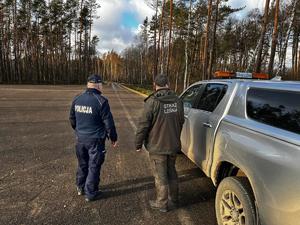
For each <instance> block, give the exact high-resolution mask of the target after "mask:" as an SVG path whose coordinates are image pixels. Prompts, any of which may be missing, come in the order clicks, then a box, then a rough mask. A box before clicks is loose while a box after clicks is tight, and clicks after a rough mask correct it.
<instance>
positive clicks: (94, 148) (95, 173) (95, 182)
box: [76, 140, 105, 199]
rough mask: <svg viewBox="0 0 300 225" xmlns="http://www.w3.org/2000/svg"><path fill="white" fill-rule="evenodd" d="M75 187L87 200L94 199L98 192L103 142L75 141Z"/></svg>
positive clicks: (103, 151)
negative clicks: (76, 167)
mask: <svg viewBox="0 0 300 225" xmlns="http://www.w3.org/2000/svg"><path fill="white" fill-rule="evenodd" d="M76 155H77V159H78V169H77V176H76V184H77V187H78V188H79V189H81V190H84V192H85V195H86V197H87V198H89V199H92V198H94V197H96V195H97V192H98V190H99V182H100V170H101V166H102V164H103V162H104V159H105V141H104V140H98V141H96V140H93V141H77V143H76Z"/></svg>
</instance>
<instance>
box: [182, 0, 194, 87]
mask: <svg viewBox="0 0 300 225" xmlns="http://www.w3.org/2000/svg"><path fill="white" fill-rule="evenodd" d="M191 14H192V0H190V7H189V18H188V33H187V37H186V40H185V70H184V81H183V89H184V90H185V89H186V88H187V82H188V69H189V68H188V66H189V55H188V47H189V37H190V29H191Z"/></svg>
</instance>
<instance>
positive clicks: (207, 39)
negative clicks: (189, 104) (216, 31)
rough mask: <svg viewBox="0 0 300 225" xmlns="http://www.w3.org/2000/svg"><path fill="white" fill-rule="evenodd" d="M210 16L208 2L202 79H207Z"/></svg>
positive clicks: (210, 4) (210, 10)
mask: <svg viewBox="0 0 300 225" xmlns="http://www.w3.org/2000/svg"><path fill="white" fill-rule="evenodd" d="M211 15H212V0H209V2H208V9H207V23H206V29H205V42H204V49H203V52H204V54H203V78H204V79H207V78H208V76H207V72H208V70H207V67H208V47H209V35H210V24H211Z"/></svg>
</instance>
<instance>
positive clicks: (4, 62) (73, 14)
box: [0, 0, 100, 84]
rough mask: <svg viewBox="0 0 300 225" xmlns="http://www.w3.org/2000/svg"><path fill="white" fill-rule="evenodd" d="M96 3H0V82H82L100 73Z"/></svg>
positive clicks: (54, 0)
mask: <svg viewBox="0 0 300 225" xmlns="http://www.w3.org/2000/svg"><path fill="white" fill-rule="evenodd" d="M98 7H99V5H98V4H97V1H96V0H50V1H48V0H47V1H46V0H0V83H51V84H60V83H65V84H66V83H82V82H83V81H85V80H86V76H87V74H88V73H91V72H97V71H98V70H100V64H99V60H98V57H97V53H96V46H97V43H98V41H99V39H98V37H97V36H92V35H91V33H92V25H93V19H94V16H95V10H96V9H97V8H98Z"/></svg>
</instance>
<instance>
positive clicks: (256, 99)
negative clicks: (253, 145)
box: [247, 88, 300, 134]
mask: <svg viewBox="0 0 300 225" xmlns="http://www.w3.org/2000/svg"><path fill="white" fill-rule="evenodd" d="M247 114H248V117H250V118H252V119H254V120H256V121H258V122H261V123H265V124H268V125H271V126H273V127H277V128H281V129H284V130H287V131H291V132H294V133H297V134H300V93H297V92H291V91H278V90H266V89H256V88H251V89H249V91H248V96H247Z"/></svg>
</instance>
